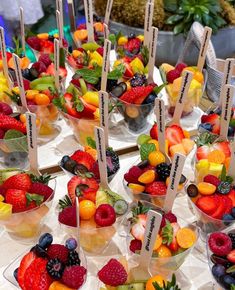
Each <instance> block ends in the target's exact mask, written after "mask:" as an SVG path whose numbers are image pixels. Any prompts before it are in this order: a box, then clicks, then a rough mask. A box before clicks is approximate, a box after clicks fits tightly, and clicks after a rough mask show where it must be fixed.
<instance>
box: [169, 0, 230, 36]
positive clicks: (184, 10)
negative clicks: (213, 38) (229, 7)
mask: <svg viewBox="0 0 235 290" xmlns="http://www.w3.org/2000/svg"><path fill="white" fill-rule="evenodd" d="M164 5H165V10H166V11H168V12H170V13H171V14H172V15H171V16H170V17H168V18H167V20H166V24H169V25H173V26H174V30H173V31H174V33H175V34H178V33H186V32H188V30H189V29H190V27H191V25H192V24H193V22H194V21H198V22H200V23H201V24H202V25H203V26H209V27H211V28H212V29H213V32H216V31H217V30H218V29H219V28H220V27H222V26H224V25H225V24H226V22H225V20H224V19H223V18H222V17H221V15H220V12H221V7H220V3H219V1H218V0H216V1H215V0H170V1H168V0H164Z"/></svg>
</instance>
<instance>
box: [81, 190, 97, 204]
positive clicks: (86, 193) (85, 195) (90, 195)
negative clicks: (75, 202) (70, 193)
mask: <svg viewBox="0 0 235 290" xmlns="http://www.w3.org/2000/svg"><path fill="white" fill-rule="evenodd" d="M96 192H97V190H96V189H93V188H87V189H84V190H83V192H82V193H81V195H80V196H81V197H79V201H81V200H87V199H88V200H91V201H93V202H94V203H95V202H96Z"/></svg>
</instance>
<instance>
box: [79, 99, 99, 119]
mask: <svg viewBox="0 0 235 290" xmlns="http://www.w3.org/2000/svg"><path fill="white" fill-rule="evenodd" d="M80 100H81V102H82V104H83V106H84V109H83V111H82V112H81V114H82V117H83V118H85V119H93V118H94V113H95V111H96V109H97V108H96V107H95V106H93V105H91V104H88V103H87V102H86V101H85V100H84V99H82V98H81V99H80Z"/></svg>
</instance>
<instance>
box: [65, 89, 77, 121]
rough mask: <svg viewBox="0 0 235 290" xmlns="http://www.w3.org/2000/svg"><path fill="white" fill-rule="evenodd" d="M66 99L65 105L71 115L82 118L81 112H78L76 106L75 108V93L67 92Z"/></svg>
mask: <svg viewBox="0 0 235 290" xmlns="http://www.w3.org/2000/svg"><path fill="white" fill-rule="evenodd" d="M64 99H65V105H64V107H65V109H66V112H67V113H68V114H69V115H70V116H73V117H75V118H80V117H81V115H80V113H78V112H77V110H76V109H75V108H73V95H72V94H69V93H65V94H64Z"/></svg>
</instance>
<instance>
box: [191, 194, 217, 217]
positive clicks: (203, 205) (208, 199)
mask: <svg viewBox="0 0 235 290" xmlns="http://www.w3.org/2000/svg"><path fill="white" fill-rule="evenodd" d="M196 205H197V207H199V209H200V210H202V211H203V212H205V213H206V214H208V215H211V214H212V213H214V212H215V210H216V209H217V206H218V204H217V199H215V197H214V196H202V197H199V198H198V199H197V201H196Z"/></svg>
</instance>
